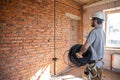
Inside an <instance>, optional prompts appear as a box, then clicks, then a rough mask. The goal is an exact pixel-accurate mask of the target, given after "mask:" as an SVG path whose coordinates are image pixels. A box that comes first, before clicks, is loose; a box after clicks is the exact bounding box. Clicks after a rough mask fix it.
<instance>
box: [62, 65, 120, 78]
mask: <svg viewBox="0 0 120 80" xmlns="http://www.w3.org/2000/svg"><path fill="white" fill-rule="evenodd" d="M67 69H68V68H67ZM84 69H85V67H80V68H76V67H73V68H70V69H69V71H67V72H64V73H63V74H62V76H66V75H72V76H75V77H77V78H81V77H82V75H83V72H84ZM64 80H69V79H64ZM70 80H77V79H75V78H72V79H70ZM79 80H81V79H79ZM103 80H120V73H116V72H113V71H109V70H106V69H103Z"/></svg>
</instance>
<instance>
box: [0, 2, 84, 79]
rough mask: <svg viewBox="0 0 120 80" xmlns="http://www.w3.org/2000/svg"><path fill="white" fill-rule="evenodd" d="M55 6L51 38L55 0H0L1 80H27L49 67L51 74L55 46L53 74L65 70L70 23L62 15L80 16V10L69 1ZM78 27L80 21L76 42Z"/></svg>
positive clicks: (80, 38)
mask: <svg viewBox="0 0 120 80" xmlns="http://www.w3.org/2000/svg"><path fill="white" fill-rule="evenodd" d="M56 4H57V5H56V13H55V14H56V21H55V22H56V26H55V37H54V0H0V80H30V78H31V77H32V76H34V75H35V74H36V72H37V71H38V70H39V69H41V68H44V67H45V66H48V65H49V64H50V68H51V74H53V70H54V69H53V68H54V65H53V61H52V58H53V57H54V43H55V53H56V57H57V58H58V60H57V62H56V71H57V72H59V71H61V70H62V69H63V68H64V67H65V64H64V62H63V53H64V51H65V50H67V49H68V48H69V47H70V45H69V37H68V36H69V35H70V33H69V29H70V21H69V18H67V17H66V16H65V13H66V12H69V13H71V14H74V15H77V16H81V12H80V11H81V10H80V7H79V5H78V4H76V3H75V2H72V1H71V0H58V1H57V2H56ZM81 25H82V23H81V20H79V26H78V33H79V35H77V36H78V38H79V39H78V40H79V41H78V42H79V43H82V36H80V35H81V34H82V27H81ZM75 36H76V35H75ZM54 38H55V42H54Z"/></svg>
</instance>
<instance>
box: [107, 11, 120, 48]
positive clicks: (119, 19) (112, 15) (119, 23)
mask: <svg viewBox="0 0 120 80" xmlns="http://www.w3.org/2000/svg"><path fill="white" fill-rule="evenodd" d="M105 14H106V15H105V18H106V22H105V32H106V47H113V48H120V9H117V10H110V11H106V12H105Z"/></svg>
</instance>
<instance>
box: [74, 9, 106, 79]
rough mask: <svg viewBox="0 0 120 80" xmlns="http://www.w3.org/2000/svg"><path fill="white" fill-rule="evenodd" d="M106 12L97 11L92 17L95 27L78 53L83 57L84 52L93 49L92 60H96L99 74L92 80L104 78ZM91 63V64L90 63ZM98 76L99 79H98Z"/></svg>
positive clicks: (92, 24)
mask: <svg viewBox="0 0 120 80" xmlns="http://www.w3.org/2000/svg"><path fill="white" fill-rule="evenodd" d="M103 21H104V13H103V12H102V11H98V12H95V13H94V14H93V15H92V17H91V26H92V27H93V29H92V30H91V32H90V33H89V35H88V37H87V40H86V42H85V43H84V44H83V46H82V48H81V49H80V51H79V52H78V53H76V56H77V58H82V54H83V53H85V52H86V51H87V50H88V48H89V47H90V48H91V50H92V58H91V60H96V63H95V65H96V68H97V76H96V77H94V78H91V80H102V67H103V61H102V59H103V56H104V44H105V34H104V31H103V25H102V23H103ZM90 65H91V64H90ZM96 78H97V79H96Z"/></svg>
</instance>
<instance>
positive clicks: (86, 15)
mask: <svg viewBox="0 0 120 80" xmlns="http://www.w3.org/2000/svg"><path fill="white" fill-rule="evenodd" d="M98 4H99V3H98ZM114 7H120V0H116V1H113V2H109V3H106V1H105V3H103V4H99V5H94V6H92V5H89V6H88V7H86V8H84V9H83V27H84V28H83V34H84V35H85V34H86V33H89V32H90V30H91V26H90V25H91V22H90V17H91V15H92V14H93V13H94V12H96V11H101V10H105V9H110V8H114ZM85 40H86V39H85V38H84V41H85ZM112 53H120V50H115V49H106V48H105V55H104V62H105V64H104V67H105V68H107V69H110V68H111V54H112Z"/></svg>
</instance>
